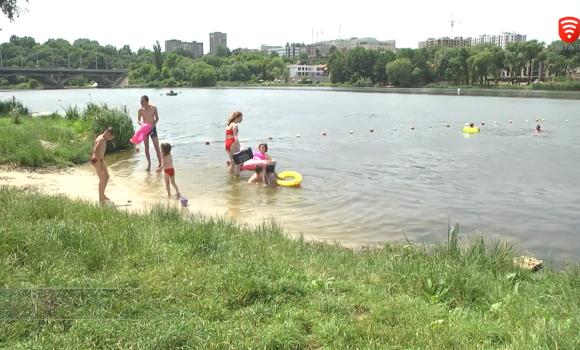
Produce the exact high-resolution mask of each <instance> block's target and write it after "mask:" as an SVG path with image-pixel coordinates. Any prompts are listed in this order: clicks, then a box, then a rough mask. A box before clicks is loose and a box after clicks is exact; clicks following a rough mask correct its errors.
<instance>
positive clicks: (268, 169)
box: [256, 163, 276, 174]
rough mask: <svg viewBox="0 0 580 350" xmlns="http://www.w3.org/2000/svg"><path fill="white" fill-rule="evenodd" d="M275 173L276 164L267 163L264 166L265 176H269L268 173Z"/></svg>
mask: <svg viewBox="0 0 580 350" xmlns="http://www.w3.org/2000/svg"><path fill="white" fill-rule="evenodd" d="M256 166H257V165H256ZM275 171H276V164H275V163H268V164H267V165H266V174H270V173H273V172H275Z"/></svg>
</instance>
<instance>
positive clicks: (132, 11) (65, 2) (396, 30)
mask: <svg viewBox="0 0 580 350" xmlns="http://www.w3.org/2000/svg"><path fill="white" fill-rule="evenodd" d="M381 3H382V5H379V4H381ZM81 4H82V6H81ZM343 4H344V5H339V2H337V1H336V0H334V1H329V0H319V1H316V2H310V1H309V2H306V1H304V2H302V1H296V2H294V1H290V2H289V1H280V2H276V1H265V0H252V1H233V0H222V1H221V2H215V1H202V2H197V1H195V2H194V1H191V0H190V1H185V0H173V1H167V2H166V3H163V2H162V3H160V2H159V1H153V0H139V1H137V0H99V1H81V0H53V1H46V0H29V3H26V2H24V1H22V0H21V1H20V5H21V6H23V7H26V8H27V9H28V12H27V13H23V14H21V15H20V17H19V18H16V19H15V21H14V22H12V23H9V21H8V19H6V18H5V17H2V18H1V20H0V28H2V31H0V42H7V41H9V39H10V36H12V35H17V36H20V37H22V36H31V37H33V38H35V39H36V41H37V42H45V41H46V40H48V39H51V38H52V39H57V38H62V39H66V40H68V41H70V42H71V43H72V42H73V41H74V40H75V39H78V38H88V39H91V40H96V41H98V42H99V44H101V45H106V44H111V45H114V46H117V47H118V48H120V47H122V46H123V45H126V44H127V45H130V47H131V49H132V50H133V51H136V50H137V49H138V48H139V47H146V48H149V49H151V48H152V46H153V45H154V44H155V41H156V40H159V42H160V43H161V47H162V48H164V42H165V40H169V39H178V40H182V41H198V42H203V44H204V53H207V52H208V51H209V33H210V32H224V33H227V35H228V42H227V43H228V47H229V48H230V49H235V48H239V47H242V48H250V49H258V48H259V47H260V45H262V44H267V45H285V44H286V42H290V43H292V42H304V43H306V44H310V43H311V42H312V39H313V38H312V31H314V42H316V41H317V38H318V40H331V39H338V38H339V26H340V29H341V30H340V37H341V38H343V39H346V38H350V37H359V38H362V37H373V38H376V39H378V40H391V39H394V40H396V46H397V48H403V47H410V48H417V46H418V42H419V41H421V40H425V39H427V38H430V37H440V36H450V35H451V16H452V15H453V19H454V20H455V21H456V23H455V26H454V28H453V36H463V37H468V36H477V35H483V34H501V32H504V31H506V32H512V31H515V32H516V33H518V34H526V35H527V39H528V40H532V39H537V40H539V41H545V42H546V43H550V42H552V41H554V40H559V37H558V19H560V18H562V17H567V16H573V17H577V18H580V1H579V0H556V3H553V4H548V3H545V2H540V1H538V2H537V5H535V4H534V3H533V2H530V1H499V0H487V1H484V2H479V1H466V0H462V1H459V0H440V1H426V0H418V1H393V2H387V1H365V0H360V1H356V2H350V1H349V2H346V1H345V2H343Z"/></svg>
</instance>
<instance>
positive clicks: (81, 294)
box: [0, 187, 580, 349]
mask: <svg viewBox="0 0 580 350" xmlns="http://www.w3.org/2000/svg"><path fill="white" fill-rule="evenodd" d="M0 221H1V222H2V223H3V224H2V236H1V237H2V238H1V241H0V264H1V267H2V268H0V280H2V281H3V285H4V286H5V287H6V288H4V289H3V292H2V293H4V294H3V295H2V300H3V306H4V307H3V308H2V310H1V312H2V318H5V319H6V318H12V319H14V320H12V321H9V322H5V323H4V324H3V332H1V333H0V342H1V343H2V345H3V347H5V348H9V349H31V348H47V349H48V348H50V349H53V348H55V349H56V348H58V349H92V348H102V349H109V348H115V349H117V348H135V349H169V348H171V349H174V348H179V349H198V348H199V349H201V348H203V349H222V348H228V349H229V348H235V349H371V348H372V349H386V348H388V349H474V348H477V349H578V348H579V347H580V338H579V337H578V325H579V324H580V316H579V315H580V289H579V288H578V286H579V285H580V270H579V269H578V267H577V266H571V267H568V268H566V269H565V270H563V271H555V270H552V269H551V268H550V267H544V269H543V270H542V271H541V272H538V273H532V272H530V271H527V270H523V269H520V268H517V267H515V266H514V265H513V263H512V258H513V255H512V254H513V253H512V251H511V249H510V247H509V246H505V245H500V244H498V243H499V242H491V243H489V242H485V241H484V240H483V239H482V238H481V237H477V238H476V239H474V240H469V241H468V242H462V241H461V240H460V237H459V232H458V231H459V226H458V225H455V226H454V227H452V228H449V230H448V236H447V240H446V241H444V242H442V243H441V244H437V245H434V246H428V247H425V246H415V245H412V244H409V243H405V244H384V245H382V246H380V247H378V248H377V249H373V248H369V249H366V250H362V251H360V250H354V249H348V248H345V247H342V246H340V245H337V244H330V243H324V242H314V241H307V240H305V239H302V238H301V239H296V240H295V239H291V238H289V237H288V236H286V235H285V234H284V233H283V232H282V230H281V229H280V228H279V227H277V226H275V225H273V224H264V225H261V226H256V227H245V226H241V225H238V224H236V223H235V222H233V221H230V220H226V219H221V218H194V217H192V216H188V215H183V212H182V211H180V210H179V209H178V208H169V207H165V206H157V207H154V208H152V209H151V210H149V211H148V212H146V213H144V214H136V213H131V212H127V211H124V210H120V209H116V208H112V207H108V206H97V205H90V204H88V203H83V202H79V201H72V200H69V199H66V198H64V197H48V196H42V195H38V194H35V193H33V192H31V191H27V192H24V191H19V190H14V189H8V188H6V187H2V188H0ZM443 233H444V232H443ZM40 288H44V289H40ZM30 319H41V320H42V321H30ZM63 319H65V320H63ZM71 319H82V320H79V321H75V320H71ZM87 319H91V320H87ZM103 321H104V322H103Z"/></svg>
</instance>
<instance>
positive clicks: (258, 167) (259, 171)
mask: <svg viewBox="0 0 580 350" xmlns="http://www.w3.org/2000/svg"><path fill="white" fill-rule="evenodd" d="M262 170H264V168H262V166H261V165H256V167H255V168H254V171H256V174H259V173H261V172H262Z"/></svg>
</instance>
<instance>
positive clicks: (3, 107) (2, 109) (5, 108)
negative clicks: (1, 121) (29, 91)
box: [0, 99, 30, 116]
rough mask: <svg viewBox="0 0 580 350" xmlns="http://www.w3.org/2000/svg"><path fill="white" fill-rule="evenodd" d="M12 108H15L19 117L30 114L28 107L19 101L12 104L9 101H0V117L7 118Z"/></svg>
mask: <svg viewBox="0 0 580 350" xmlns="http://www.w3.org/2000/svg"><path fill="white" fill-rule="evenodd" d="M12 108H17V109H18V110H19V111H20V115H29V114H30V111H29V110H28V107H26V106H24V105H23V104H22V102H20V101H16V102H14V101H12V100H11V99H6V100H3V101H0V115H3V116H8V115H9V114H10V111H12Z"/></svg>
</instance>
